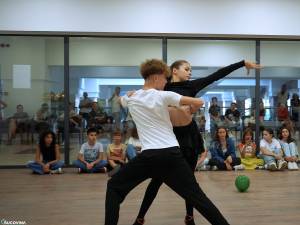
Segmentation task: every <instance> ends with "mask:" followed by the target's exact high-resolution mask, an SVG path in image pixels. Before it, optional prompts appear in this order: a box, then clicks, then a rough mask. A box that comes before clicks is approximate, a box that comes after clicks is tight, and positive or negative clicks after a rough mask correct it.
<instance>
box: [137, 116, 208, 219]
mask: <svg viewBox="0 0 300 225" xmlns="http://www.w3.org/2000/svg"><path fill="white" fill-rule="evenodd" d="M174 134H175V135H176V138H177V140H178V142H179V145H180V150H181V152H182V155H183V157H184V159H185V160H186V161H187V163H188V165H189V167H190V169H191V171H192V172H193V173H194V170H195V167H196V165H197V160H198V154H199V152H203V151H204V146H203V139H202V137H201V134H200V133H199V131H198V128H197V124H196V122H195V121H192V122H191V123H190V124H189V125H187V126H183V127H174ZM162 183H163V182H162V181H161V180H157V179H152V180H151V182H150V183H149V185H148V187H147V189H146V192H145V195H144V199H143V202H142V205H141V208H140V210H139V213H138V216H137V217H138V218H144V217H145V215H146V213H147V211H148V210H149V208H150V206H151V204H152V202H153V201H154V199H155V197H156V195H157V193H158V190H159V188H160V186H161V185H162ZM185 207H186V214H187V215H189V216H193V214H194V213H193V205H192V204H190V203H189V202H188V201H185Z"/></svg>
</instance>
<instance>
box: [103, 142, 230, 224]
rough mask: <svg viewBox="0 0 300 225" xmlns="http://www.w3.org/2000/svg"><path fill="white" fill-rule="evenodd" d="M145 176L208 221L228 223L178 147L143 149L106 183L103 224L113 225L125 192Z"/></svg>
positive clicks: (117, 216) (117, 217) (116, 221)
mask: <svg viewBox="0 0 300 225" xmlns="http://www.w3.org/2000/svg"><path fill="white" fill-rule="evenodd" d="M148 178H154V179H157V180H161V181H162V182H164V183H165V184H166V185H168V186H169V187H170V188H171V189H172V190H174V191H175V192H176V193H177V194H179V195H180V196H181V197H182V198H184V199H185V200H187V201H188V202H189V203H191V204H192V205H193V206H194V207H195V208H196V209H197V210H198V211H199V212H200V213H201V214H202V215H203V216H204V217H205V218H206V219H207V220H208V221H209V222H210V223H211V224H218V225H223V224H228V222H227V221H226V219H225V218H224V217H223V216H222V214H221V213H220V212H219V210H218V209H217V208H216V207H215V205H214V204H213V203H212V202H211V201H210V200H209V199H208V198H207V196H206V195H205V194H204V193H203V191H202V190H201V188H200V187H199V185H198V183H197V181H196V178H195V176H194V174H193V172H192V170H191V169H190V167H189V165H188V164H187V162H186V161H185V160H184V158H183V156H182V153H181V152H180V150H179V148H178V147H172V148H166V149H155V150H146V151H143V152H142V153H141V154H139V155H138V156H137V157H135V158H134V159H132V160H131V161H129V162H128V163H127V164H126V165H124V167H123V168H122V169H121V170H120V171H119V172H118V173H116V174H115V175H114V176H113V177H112V178H111V179H110V180H109V181H108V183H107V190H106V201H105V225H116V224H117V223H118V219H119V210H120V204H121V203H122V202H123V200H124V199H125V197H126V195H127V194H128V193H129V192H130V191H131V190H132V189H133V188H135V187H136V186H137V185H138V184H140V183H141V182H143V181H144V180H146V179H148Z"/></svg>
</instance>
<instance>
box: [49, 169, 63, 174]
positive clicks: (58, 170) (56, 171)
mask: <svg viewBox="0 0 300 225" xmlns="http://www.w3.org/2000/svg"><path fill="white" fill-rule="evenodd" d="M62 173H63V172H62V169H61V168H58V169H56V170H50V174H62Z"/></svg>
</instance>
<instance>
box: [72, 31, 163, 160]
mask: <svg viewBox="0 0 300 225" xmlns="http://www.w3.org/2000/svg"><path fill="white" fill-rule="evenodd" d="M151 58H158V59H162V41H161V40H160V39H133V38H132V39H130V38H86V37H81V38H70V103H71V104H72V105H73V106H74V110H75V112H76V115H77V116H79V118H81V120H80V124H78V125H75V127H74V128H71V129H70V132H71V133H70V159H71V162H72V161H73V160H75V159H76V158H77V155H78V151H79V149H80V146H81V144H82V143H83V142H85V141H87V138H86V131H87V129H88V128H90V127H96V128H98V129H99V130H100V135H99V136H98V141H100V142H101V143H102V144H103V147H104V150H106V148H107V145H108V144H109V143H111V134H112V132H113V131H114V130H116V129H120V130H121V131H122V138H123V141H124V142H125V141H126V139H127V138H128V137H129V135H130V130H131V128H132V126H133V125H132V124H133V123H132V119H131V117H130V115H129V114H128V112H127V110H126V109H123V108H122V107H119V103H118V102H117V101H116V98H115V97H114V96H115V95H118V96H122V95H124V94H125V93H126V92H127V91H130V90H133V89H139V88H141V86H142V85H143V83H144V81H143V79H142V77H141V76H140V73H139V66H140V64H141V63H142V62H143V61H145V60H146V59H151ZM115 93H117V94H115ZM91 111H94V112H92V113H91ZM73 132H74V133H78V132H79V133H80V134H81V137H79V136H78V135H77V134H72V133H73Z"/></svg>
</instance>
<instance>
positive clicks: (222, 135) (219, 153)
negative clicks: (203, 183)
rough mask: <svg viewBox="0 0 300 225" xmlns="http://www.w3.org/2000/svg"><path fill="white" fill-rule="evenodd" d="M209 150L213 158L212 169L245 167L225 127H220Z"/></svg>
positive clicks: (211, 161)
mask: <svg viewBox="0 0 300 225" xmlns="http://www.w3.org/2000/svg"><path fill="white" fill-rule="evenodd" d="M209 151H210V153H211V159H210V160H209V165H210V166H211V168H212V170H216V169H219V170H233V169H236V170H237V169H244V166H243V165H242V164H241V159H240V158H239V157H237V156H236V153H235V151H236V149H235V145H234V141H233V140H232V139H231V138H230V137H229V135H228V131H227V129H226V128H225V127H222V126H221V127H218V128H217V130H216V135H215V138H214V140H213V141H212V142H211V145H210V148H209Z"/></svg>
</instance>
